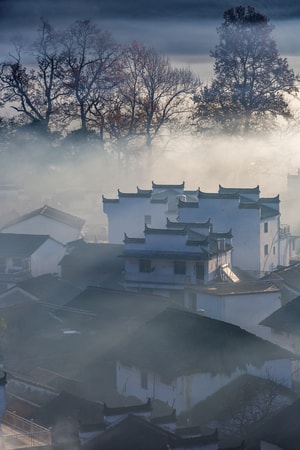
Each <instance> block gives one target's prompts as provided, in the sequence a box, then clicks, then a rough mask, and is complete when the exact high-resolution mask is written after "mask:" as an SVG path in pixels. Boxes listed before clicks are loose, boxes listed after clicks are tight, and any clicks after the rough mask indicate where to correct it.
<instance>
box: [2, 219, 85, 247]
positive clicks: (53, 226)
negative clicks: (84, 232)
mask: <svg viewBox="0 0 300 450" xmlns="http://www.w3.org/2000/svg"><path fill="white" fill-rule="evenodd" d="M2 233H20V234H49V236H51V237H52V238H53V239H56V240H57V241H59V242H62V243H63V244H66V243H67V242H70V241H74V240H76V239H78V237H79V235H80V232H78V230H77V229H75V228H73V227H71V226H69V225H66V224H64V223H61V222H57V221H55V220H52V219H50V218H48V217H44V216H41V215H37V216H35V217H31V218H29V219H27V220H24V221H22V222H19V223H16V224H14V225H11V226H8V227H6V228H4V229H3V230H2Z"/></svg>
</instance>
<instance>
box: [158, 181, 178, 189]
mask: <svg viewBox="0 0 300 450" xmlns="http://www.w3.org/2000/svg"><path fill="white" fill-rule="evenodd" d="M184 184H185V183H184V181H183V182H182V183H181V184H157V183H154V181H152V188H153V189H184Z"/></svg>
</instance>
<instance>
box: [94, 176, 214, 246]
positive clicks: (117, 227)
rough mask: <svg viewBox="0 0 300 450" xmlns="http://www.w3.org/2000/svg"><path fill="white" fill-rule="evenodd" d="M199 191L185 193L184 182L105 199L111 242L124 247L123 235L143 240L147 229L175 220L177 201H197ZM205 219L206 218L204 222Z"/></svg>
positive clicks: (157, 185) (119, 194) (158, 185)
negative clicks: (146, 226) (148, 226)
mask: <svg viewBox="0 0 300 450" xmlns="http://www.w3.org/2000/svg"><path fill="white" fill-rule="evenodd" d="M197 192H198V191H197V190H195V191H186V190H184V183H182V184H178V185H175V184H174V185H169V184H164V185H161V184H155V183H153V182H152V189H149V190H145V189H140V188H137V192H135V193H132V192H130V193H124V192H121V191H120V190H118V198H113V199H108V198H106V197H104V196H103V197H102V199H103V211H104V213H105V214H106V215H107V218H108V242H109V243H111V244H121V243H122V242H123V239H124V233H127V234H128V235H130V236H137V237H143V235H144V234H143V233H144V227H145V224H146V225H151V226H153V227H156V228H162V227H165V224H166V220H167V218H168V219H170V220H176V219H177V214H178V209H177V203H178V199H179V198H181V199H187V200H189V201H192V200H194V201H195V200H196V199H197ZM205 220H206V219H205Z"/></svg>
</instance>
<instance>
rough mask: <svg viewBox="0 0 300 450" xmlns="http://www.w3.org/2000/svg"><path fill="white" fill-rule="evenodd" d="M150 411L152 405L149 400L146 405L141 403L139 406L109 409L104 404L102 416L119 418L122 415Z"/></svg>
mask: <svg viewBox="0 0 300 450" xmlns="http://www.w3.org/2000/svg"><path fill="white" fill-rule="evenodd" d="M151 411H152V404H151V399H150V398H149V399H148V401H147V402H146V403H143V404H141V405H132V406H118V407H110V406H107V404H106V403H104V406H103V414H104V415H105V416H119V415H123V414H130V413H131V414H134V413H141V412H151Z"/></svg>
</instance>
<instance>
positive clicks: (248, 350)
mask: <svg viewBox="0 0 300 450" xmlns="http://www.w3.org/2000/svg"><path fill="white" fill-rule="evenodd" d="M116 353H117V354H116V357H117V358H118V359H119V360H120V361H122V362H124V363H125V364H129V365H134V366H137V367H139V368H141V369H145V370H149V371H151V372H154V373H159V374H161V375H164V376H168V377H171V378H176V377H178V376H180V375H188V374H191V373H199V372H202V373H212V374H218V373H226V374H230V373H232V372H234V371H235V370H236V369H238V368H240V369H243V368H245V367H246V366H247V365H248V364H252V365H254V366H256V367H260V366H262V365H263V364H264V363H265V362H266V361H268V360H274V359H286V358H291V359H292V358H295V357H294V355H292V354H291V353H290V352H288V351H286V350H284V349H282V348H280V347H279V346H277V345H275V344H272V343H270V342H267V341H265V340H263V339H261V338H259V337H257V336H255V335H253V334H251V333H249V332H247V331H245V330H243V329H241V328H240V327H238V326H236V325H232V324H230V323H226V322H222V321H219V320H215V319H211V318H208V317H203V316H201V315H198V314H194V313H191V312H187V311H183V310H178V309H173V308H168V309H166V310H165V311H163V312H162V313H160V314H159V315H157V316H156V317H155V318H154V319H152V320H150V321H149V322H148V323H146V324H145V326H143V327H141V328H140V329H138V330H137V331H136V332H135V333H133V334H132V335H131V336H129V338H128V339H126V341H124V343H123V344H122V345H120V347H119V348H118V350H117V352H116Z"/></svg>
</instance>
